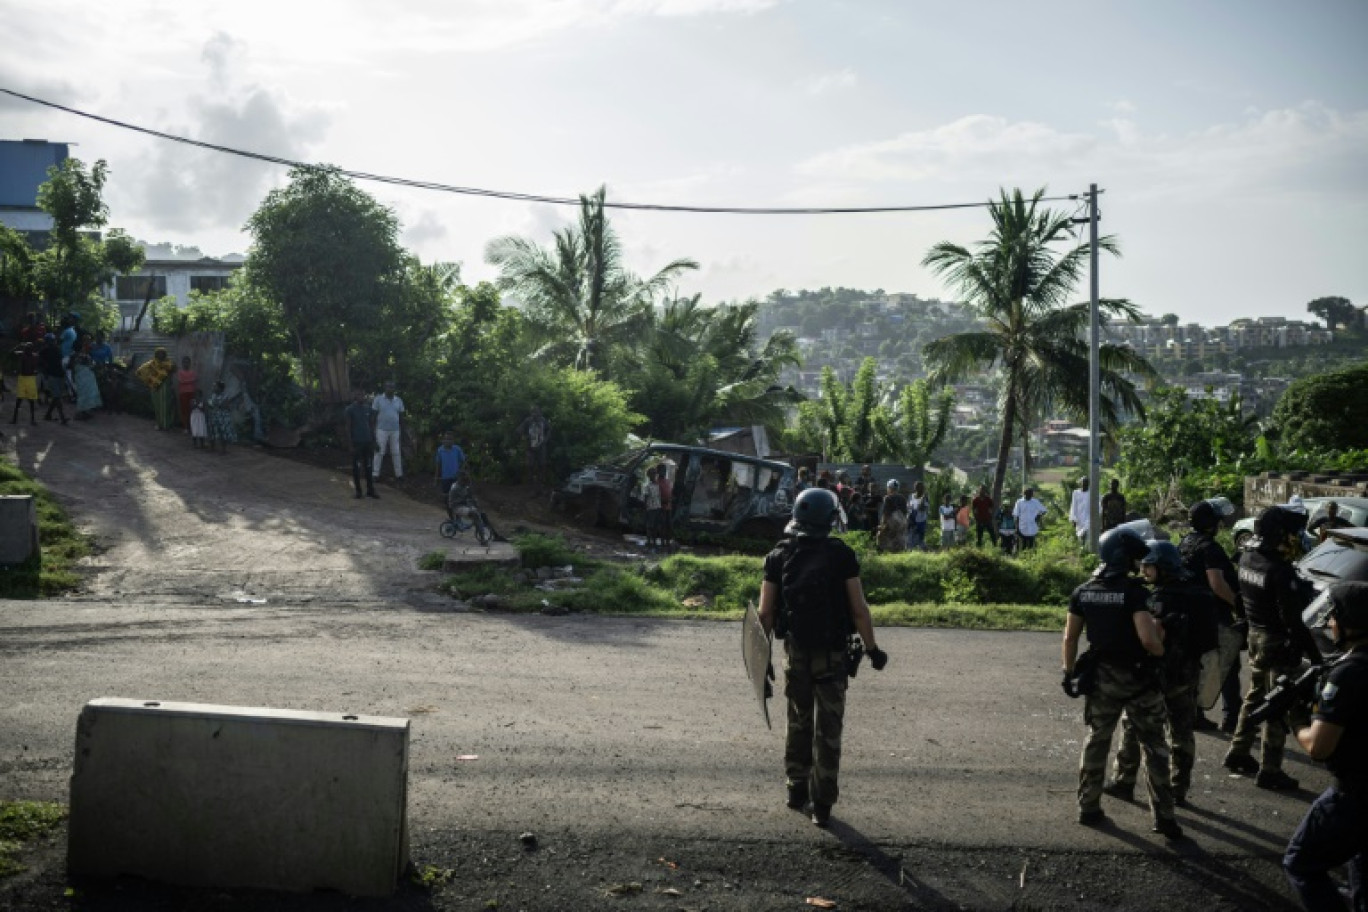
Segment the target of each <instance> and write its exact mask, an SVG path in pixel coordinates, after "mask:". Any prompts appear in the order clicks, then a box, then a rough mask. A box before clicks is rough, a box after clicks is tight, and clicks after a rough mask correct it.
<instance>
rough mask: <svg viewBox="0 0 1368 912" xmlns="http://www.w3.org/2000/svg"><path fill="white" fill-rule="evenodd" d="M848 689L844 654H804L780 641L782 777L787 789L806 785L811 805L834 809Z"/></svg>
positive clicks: (807, 651) (793, 645) (837, 792)
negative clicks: (784, 720)
mask: <svg viewBox="0 0 1368 912" xmlns="http://www.w3.org/2000/svg"><path fill="white" fill-rule="evenodd" d="M848 685H849V678H848V677H847V676H846V669H845V652H844V651H836V652H829V651H827V650H816V649H804V648H803V647H802V646H798V645H795V644H794V643H793V642H792V641H791V640H785V641H784V696H785V697H787V698H788V734H787V735H786V736H785V738H784V774H785V775H786V776H787V777H788V784H789V785H797V784H799V783H802V782H806V783H808V786H809V794H811V796H812V801H813V803H814V804H825V805H832V804H835V803H836V797H837V795H838V794H839V792H840V788H839V787H838V785H837V782H836V780H837V776H838V775H839V774H840V771H841V729H842V726H843V725H844V723H845V698H846V687H847V686H848Z"/></svg>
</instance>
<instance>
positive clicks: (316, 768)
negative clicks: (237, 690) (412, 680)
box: [67, 698, 409, 896]
mask: <svg viewBox="0 0 1368 912" xmlns="http://www.w3.org/2000/svg"><path fill="white" fill-rule="evenodd" d="M408 737H409V720H407V719H391V718H382V717H379V716H356V715H343V714H340V713H313V712H294V711H289V710H280V709H265V708H254V707H239V706H216V705H212V704H202V703H169V702H158V701H143V700H125V699H116V698H101V699H98V700H92V701H90V702H89V703H87V704H86V705H85V707H84V708H83V709H82V710H81V716H80V719H79V721H78V722H77V726H76V762H75V768H74V771H73V773H72V777H71V823H70V836H69V842H68V846H67V852H68V869H69V871H70V872H71V873H72V874H80V875H93V876H104V877H109V876H116V875H120V874H131V875H137V876H141V877H145V878H148V879H151V880H158V881H163V882H167V883H176V884H183V885H187V886H197V887H221V888H242V887H248V888H260V889H269V890H291V891H311V890H319V889H327V890H339V891H342V892H344V893H348V894H351V895H354V896H387V895H389V894H391V893H392V892H393V891H394V889H395V885H396V882H397V880H398V878H399V876H400V874H401V873H402V871H403V869H404V867H405V866H406V865H407V863H408V828H407V816H406V808H407V797H408Z"/></svg>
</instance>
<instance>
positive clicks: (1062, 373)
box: [922, 189, 1156, 501]
mask: <svg viewBox="0 0 1368 912" xmlns="http://www.w3.org/2000/svg"><path fill="white" fill-rule="evenodd" d="M1044 194H1045V191H1044V190H1043V189H1041V190H1037V191H1036V192H1035V193H1034V194H1033V195H1032V196H1031V197H1030V198H1029V199H1027V198H1025V197H1024V196H1023V195H1022V193H1021V191H1020V190H1019V189H1017V190H1013V191H1012V193H1011V194H1010V195H1008V193H1007V191H1006V190H1003V191H1001V196H1000V198H999V199H998V200H996V201H994V202H991V203H990V204H989V207H988V212H989V215H990V216H991V217H992V220H993V231H992V233H991V234H990V235H989V236H988V238H987V239H986V240H984V241H980V242H979V243H977V244H975V245H974V248H973V249H972V250H970V249H968V248H965V247H962V246H960V245H958V244H952V243H949V242H942V243H940V244H937V245H935V246H934V247H932V248H931V250H930V251H929V252H928V253H927V254H926V257H925V258H924V259H923V260H922V265H924V266H929V267H931V269H932V270H933V271H935V272H936V273H937V274H939V275H941V276H943V277H944V278H945V279H947V280H948V281H949V283H950V284H951V286H953V287H954V288H955V289H956V290H957V292H958V293H959V294H960V295H961V297H962V299H963V301H964V302H965V303H966V304H968V305H969V306H970V307H972V308H973V309H974V310H975V311H976V312H977V314H978V317H979V319H980V320H981V321H982V322H983V324H985V327H984V328H983V329H981V330H975V331H970V332H963V333H956V334H954V335H950V336H944V337H942V338H940V339H937V340H935V341H934V342H932V343H930V344H929V345H927V346H926V349H925V351H924V353H923V357H924V358H925V360H926V362H927V364H928V365H930V366H931V368H932V379H933V380H934V381H935V382H938V383H947V382H953V381H955V380H958V379H961V378H963V377H964V376H966V375H968V374H970V373H972V372H975V371H978V370H981V369H983V368H990V367H993V366H997V367H998V368H999V369H1000V370H1001V371H1002V375H1003V384H1002V394H1001V399H1000V401H999V411H1000V413H1001V416H1002V436H1001V438H1000V441H999V443H998V455H997V467H996V469H995V471H994V474H993V499H994V500H996V501H1000V500H1001V498H1002V484H1003V479H1004V478H1005V477H1006V474H1007V460H1008V455H1009V454H1010V452H1011V447H1012V443H1013V441H1014V440H1015V439H1016V436H1017V434H1018V426H1019V425H1020V426H1021V427H1023V428H1028V427H1029V426H1030V421H1031V420H1033V419H1038V418H1041V417H1043V416H1044V415H1045V414H1047V412H1050V411H1053V410H1056V409H1057V410H1061V411H1063V412H1064V413H1066V414H1069V415H1071V416H1073V417H1075V418H1079V417H1085V416H1086V415H1087V414H1088V345H1087V343H1086V342H1085V341H1084V339H1083V331H1084V329H1085V328H1086V327H1087V326H1088V319H1089V314H1088V305H1087V304H1086V303H1082V304H1069V303H1067V299H1068V298H1069V297H1070V296H1071V295H1072V294H1073V289H1074V286H1075V285H1076V284H1077V283H1078V281H1079V279H1080V278H1081V277H1082V276H1083V273H1084V270H1085V269H1086V267H1087V263H1088V255H1089V249H1088V245H1087V244H1078V245H1075V246H1074V247H1072V248H1070V249H1068V250H1065V251H1064V252H1063V253H1060V252H1059V251H1058V249H1057V246H1056V245H1058V244H1059V243H1061V242H1065V241H1069V240H1072V239H1073V232H1072V229H1071V228H1070V218H1069V216H1068V215H1066V214H1063V213H1058V212H1054V211H1052V210H1050V209H1048V208H1045V207H1042V206H1041V205H1040V201H1041V197H1042V196H1044ZM1098 245H1099V247H1100V248H1101V249H1102V250H1105V251H1107V252H1108V253H1110V254H1113V255H1118V254H1119V247H1118V245H1117V243H1116V240H1115V238H1113V237H1110V236H1108V237H1104V238H1101V239H1099V241H1098ZM1100 305H1101V308H1102V310H1103V311H1105V312H1106V313H1107V314H1109V315H1112V316H1121V317H1126V318H1128V319H1131V320H1136V321H1138V320H1139V319H1140V313H1139V311H1138V309H1137V308H1136V307H1135V306H1134V305H1132V304H1131V303H1130V302H1129V301H1125V300H1117V299H1104V300H1102V301H1101V302H1100ZM1101 368H1102V370H1101V373H1102V413H1101V419H1102V424H1103V426H1104V427H1106V428H1112V427H1115V425H1116V424H1117V422H1118V420H1119V418H1120V416H1121V415H1122V414H1124V413H1127V412H1133V413H1136V414H1138V415H1141V416H1143V415H1144V407H1143V406H1142V405H1141V403H1140V400H1139V397H1138V395H1137V393H1136V388H1135V385H1134V384H1133V383H1132V382H1131V381H1130V380H1128V379H1127V378H1126V377H1125V376H1124V374H1125V373H1130V374H1136V375H1140V376H1143V377H1146V378H1153V377H1155V376H1156V375H1155V372H1154V369H1153V368H1152V367H1151V366H1150V365H1149V362H1147V361H1146V360H1145V359H1144V358H1143V357H1141V356H1139V355H1137V354H1135V353H1134V352H1132V351H1131V350H1130V349H1129V348H1123V347H1119V346H1114V345H1103V346H1102V349H1101ZM1025 452H1026V451H1025V449H1023V455H1024V454H1025Z"/></svg>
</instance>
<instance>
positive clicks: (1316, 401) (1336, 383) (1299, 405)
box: [1273, 361, 1368, 452]
mask: <svg viewBox="0 0 1368 912" xmlns="http://www.w3.org/2000/svg"><path fill="white" fill-rule="evenodd" d="M1366 389H1368V361H1365V362H1363V363H1361V364H1358V365H1356V366H1354V367H1350V368H1346V369H1344V370H1337V371H1332V372H1330V373H1325V374H1316V375H1314V376H1311V377H1306V378H1304V379H1301V380H1296V381H1293V383H1292V384H1291V385H1290V386H1289V387H1288V388H1287V391H1286V392H1285V393H1283V394H1282V397H1281V398H1280V399H1278V404H1277V405H1275V406H1274V407H1273V426H1274V428H1275V429H1276V431H1277V434H1278V438H1279V442H1280V444H1281V448H1282V449H1284V450H1298V449H1300V450H1309V451H1320V452H1325V451H1336V450H1358V449H1368V396H1365V395H1364V390H1366Z"/></svg>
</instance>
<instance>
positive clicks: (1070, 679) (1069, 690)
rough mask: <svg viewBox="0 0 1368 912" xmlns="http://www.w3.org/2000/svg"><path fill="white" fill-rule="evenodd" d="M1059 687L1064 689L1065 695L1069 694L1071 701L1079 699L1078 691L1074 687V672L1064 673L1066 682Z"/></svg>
mask: <svg viewBox="0 0 1368 912" xmlns="http://www.w3.org/2000/svg"><path fill="white" fill-rule="evenodd" d="M1059 686H1060V687H1062V688H1064V693H1066V694H1068V695H1069V698H1070V699H1075V700H1076V699H1078V690H1077V688H1075V687H1074V676H1073V673H1072V672H1068V671H1066V672H1064V680H1062V681H1060V682H1059Z"/></svg>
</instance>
